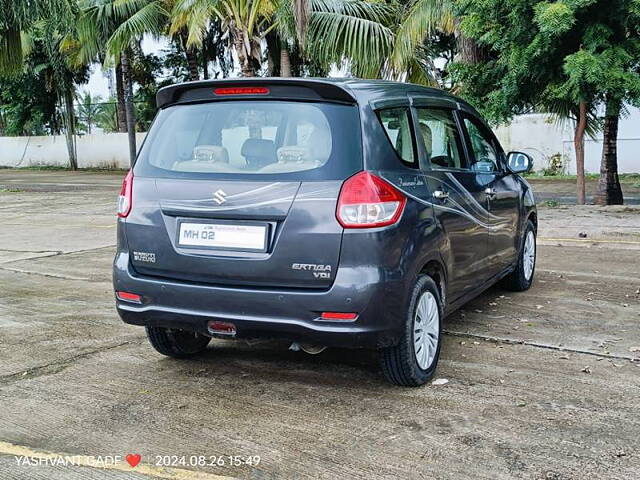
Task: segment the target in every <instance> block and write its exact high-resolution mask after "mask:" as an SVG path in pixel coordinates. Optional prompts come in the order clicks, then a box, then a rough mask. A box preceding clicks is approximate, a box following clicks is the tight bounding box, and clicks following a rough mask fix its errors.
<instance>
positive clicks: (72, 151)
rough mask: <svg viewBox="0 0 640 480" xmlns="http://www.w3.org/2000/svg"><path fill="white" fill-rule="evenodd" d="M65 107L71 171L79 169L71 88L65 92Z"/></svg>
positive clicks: (66, 135)
mask: <svg viewBox="0 0 640 480" xmlns="http://www.w3.org/2000/svg"><path fill="white" fill-rule="evenodd" d="M64 107H65V123H66V127H67V128H65V138H66V140H67V152H68V154H69V167H71V170H77V169H78V154H77V150H76V137H75V133H76V132H75V114H74V111H73V90H72V89H71V87H69V88H66V89H65V92H64Z"/></svg>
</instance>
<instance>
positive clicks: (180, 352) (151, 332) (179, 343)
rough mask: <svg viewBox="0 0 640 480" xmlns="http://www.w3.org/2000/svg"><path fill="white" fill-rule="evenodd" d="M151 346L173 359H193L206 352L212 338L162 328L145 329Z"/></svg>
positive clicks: (185, 331)
mask: <svg viewBox="0 0 640 480" xmlns="http://www.w3.org/2000/svg"><path fill="white" fill-rule="evenodd" d="M145 328H146V330H147V338H148V339H149V343H151V346H153V348H155V349H156V351H157V352H158V353H161V354H162V355H166V356H167V357H173V358H188V357H193V356H194V355H197V354H199V353H202V352H204V351H205V350H206V348H207V345H209V341H210V340H211V338H210V337H207V336H205V335H200V334H199V333H196V332H190V331H187V330H178V329H172V328H162V327H145Z"/></svg>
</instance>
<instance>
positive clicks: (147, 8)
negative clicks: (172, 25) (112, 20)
mask: <svg viewBox="0 0 640 480" xmlns="http://www.w3.org/2000/svg"><path fill="white" fill-rule="evenodd" d="M115 3H121V4H124V3H127V4H129V5H127V6H126V7H124V5H121V6H120V7H121V8H130V7H134V6H140V4H141V2H140V1H139V0H119V1H116V2H115ZM146 3H147V4H146V5H143V6H142V7H141V8H140V9H139V10H136V11H135V12H133V13H132V14H130V15H128V16H127V18H126V20H124V21H123V22H122V23H121V24H120V25H119V26H118V28H116V29H115V31H114V32H113V34H112V35H111V38H110V39H109V42H108V43H107V52H108V54H109V55H110V56H112V57H113V58H116V59H118V58H119V56H120V52H122V51H123V50H124V49H125V48H127V47H128V46H129V45H130V44H131V42H132V40H134V39H137V38H140V37H142V36H143V35H144V34H145V33H151V34H155V35H159V34H160V33H162V30H163V28H164V25H165V24H166V22H167V20H168V18H169V12H168V11H167V10H166V9H165V8H164V5H163V3H162V2H161V1H159V0H156V1H152V2H146Z"/></svg>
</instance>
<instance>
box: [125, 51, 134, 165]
mask: <svg viewBox="0 0 640 480" xmlns="http://www.w3.org/2000/svg"><path fill="white" fill-rule="evenodd" d="M121 58H122V74H123V77H124V85H125V97H124V104H125V111H126V114H127V133H128V137H129V163H130V165H131V166H132V167H133V164H134V163H135V161H136V113H135V110H134V105H133V80H132V79H131V71H130V68H129V53H128V52H126V51H125V52H122V57H121Z"/></svg>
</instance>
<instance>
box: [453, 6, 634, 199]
mask: <svg viewBox="0 0 640 480" xmlns="http://www.w3.org/2000/svg"><path fill="white" fill-rule="evenodd" d="M618 1H619V0H615V2H614V3H616V2H618ZM637 3H638V2H637V0H629V1H628V2H627V1H623V0H620V4H619V8H620V10H619V12H618V13H614V14H613V15H612V10H611V5H612V2H611V1H609V0H606V1H605V0H558V1H553V2H551V1H531V0H513V1H511V2H508V3H507V2H503V1H501V0H483V1H482V2H475V1H472V0H460V1H459V2H458V8H459V9H460V11H461V12H464V13H463V14H462V15H461V28H462V30H463V31H464V32H465V33H466V34H467V35H469V36H470V37H472V38H475V39H476V40H477V42H478V43H479V44H480V45H481V46H483V47H485V48H486V50H487V55H488V57H487V62H485V63H484V64H477V65H472V66H458V68H457V70H456V72H455V73H456V75H457V76H458V80H459V81H460V84H461V85H462V86H463V89H462V93H463V94H464V95H465V96H467V97H468V98H469V99H470V100H471V101H472V103H474V104H476V105H478V106H479V107H480V109H481V110H483V111H484V113H485V114H486V115H488V116H489V117H490V118H491V119H492V120H494V121H496V122H500V121H505V120H508V119H510V118H511V117H512V116H513V115H514V114H519V113H526V112H528V111H531V110H544V111H550V112H552V113H555V114H556V115H558V116H560V117H562V118H568V119H574V120H575V134H574V146H575V150H576V167H577V172H578V181H577V201H578V203H580V204H582V203H585V190H584V175H583V173H584V136H585V135H586V134H591V135H593V134H594V133H595V132H596V131H597V130H598V128H599V127H600V123H599V121H598V119H597V115H596V111H597V107H598V105H599V104H600V103H601V102H602V101H603V100H605V99H606V98H607V97H608V96H611V94H610V93H609V94H607V91H608V90H611V89H612V87H610V86H608V85H622V84H625V86H624V87H622V88H621V89H619V88H618V87H616V88H613V90H615V91H617V92H620V91H625V92H627V94H625V95H618V96H619V97H620V100H622V99H623V98H622V97H624V98H625V99H626V98H628V97H629V94H630V92H632V91H633V90H634V88H633V87H631V86H630V83H629V81H630V80H631V79H632V77H633V74H632V72H631V69H632V67H633V61H632V60H631V58H632V57H633V55H631V56H629V55H624V54H623V51H625V50H626V51H628V50H629V47H622V50H621V43H620V37H618V39H617V40H616V39H615V38H616V36H615V35H612V33H611V32H613V31H615V30H622V31H624V28H623V29H620V28H619V27H616V26H615V23H616V22H618V23H621V20H620V19H621V18H622V17H624V16H625V15H628V14H629V13H630V11H631V9H632V5H634V4H635V5H636V6H637ZM614 11H615V8H614ZM616 17H617V18H618V19H617V20H616ZM622 23H624V22H622ZM625 28H628V27H625ZM636 34H637V32H636ZM634 48H635V47H632V48H631V50H633V49H634ZM625 58H626V60H625ZM636 59H637V57H636ZM636 65H637V60H636ZM614 79H615V80H614ZM622 79H624V80H622ZM609 136H610V135H609ZM605 143H606V142H605Z"/></svg>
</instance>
